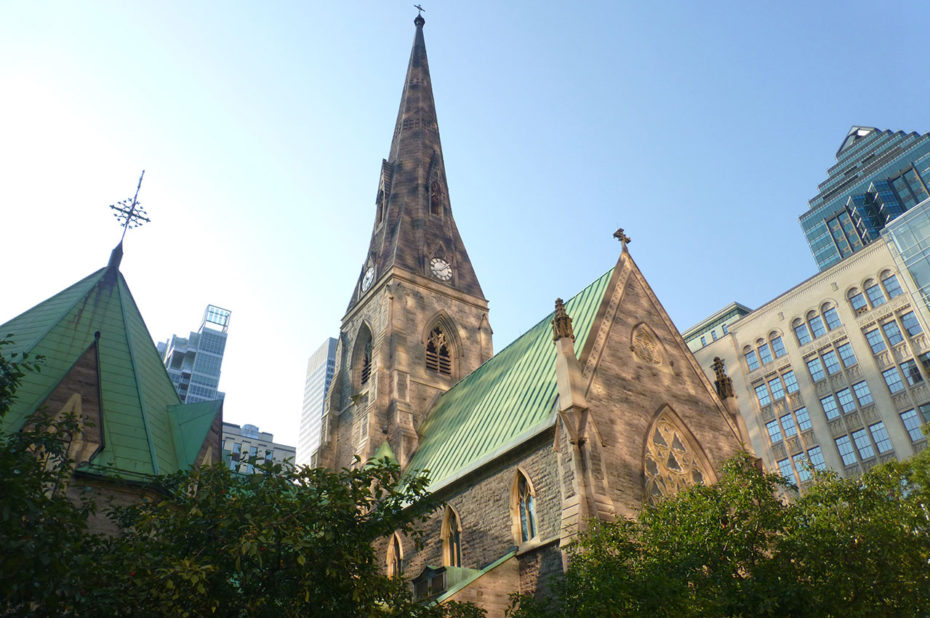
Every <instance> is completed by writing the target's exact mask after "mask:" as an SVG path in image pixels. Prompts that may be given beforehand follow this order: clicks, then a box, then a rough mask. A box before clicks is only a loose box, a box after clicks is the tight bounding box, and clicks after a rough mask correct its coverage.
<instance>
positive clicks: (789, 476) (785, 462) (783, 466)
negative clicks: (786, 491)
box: [778, 459, 794, 482]
mask: <svg viewBox="0 0 930 618" xmlns="http://www.w3.org/2000/svg"><path fill="white" fill-rule="evenodd" d="M778 469H779V471H780V472H781V475H782V476H783V477H785V479H786V480H788V481H791V482H794V468H792V467H791V460H790V459H782V460H780V461H779V462H778Z"/></svg>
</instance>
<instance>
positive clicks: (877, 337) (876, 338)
mask: <svg viewBox="0 0 930 618" xmlns="http://www.w3.org/2000/svg"><path fill="white" fill-rule="evenodd" d="M862 334H863V335H865V340H866V341H868V342H869V347H870V348H872V354H878V353H879V352H881V351H882V350H884V349H885V340H884V339H883V338H882V334H881V333H880V332H879V331H878V329H877V328H873V329H872V330H867V331H865V332H864V333H862Z"/></svg>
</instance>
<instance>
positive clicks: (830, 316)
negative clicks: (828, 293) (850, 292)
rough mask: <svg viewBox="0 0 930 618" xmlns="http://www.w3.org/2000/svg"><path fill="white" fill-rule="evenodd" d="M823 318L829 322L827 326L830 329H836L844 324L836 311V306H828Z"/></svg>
mask: <svg viewBox="0 0 930 618" xmlns="http://www.w3.org/2000/svg"><path fill="white" fill-rule="evenodd" d="M823 319H824V320H826V322H827V328H828V329H829V330H834V329H836V328H839V327H840V326H842V325H843V323H842V322H840V316H839V315H838V314H837V313H836V308H835V307H828V308H826V309H824V311H823Z"/></svg>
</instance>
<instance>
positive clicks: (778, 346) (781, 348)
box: [771, 335, 788, 358]
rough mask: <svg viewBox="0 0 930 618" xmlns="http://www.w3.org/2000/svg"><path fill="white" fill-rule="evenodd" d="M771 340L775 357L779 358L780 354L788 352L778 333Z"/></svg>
mask: <svg viewBox="0 0 930 618" xmlns="http://www.w3.org/2000/svg"><path fill="white" fill-rule="evenodd" d="M771 341H772V351H773V352H775V358H781V357H782V356H784V355H785V354H787V353H788V351H787V350H785V344H784V343H783V342H782V340H781V337H780V336H779V335H774V336H773V337H772V339H771Z"/></svg>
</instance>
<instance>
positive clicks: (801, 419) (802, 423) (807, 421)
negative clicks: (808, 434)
mask: <svg viewBox="0 0 930 618" xmlns="http://www.w3.org/2000/svg"><path fill="white" fill-rule="evenodd" d="M794 418H795V419H797V421H798V429H800V430H801V431H807V430H808V429H810V428H811V417H810V415H809V414H808V413H807V408H806V407H802V408H798V409H797V410H795V411H794Z"/></svg>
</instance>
